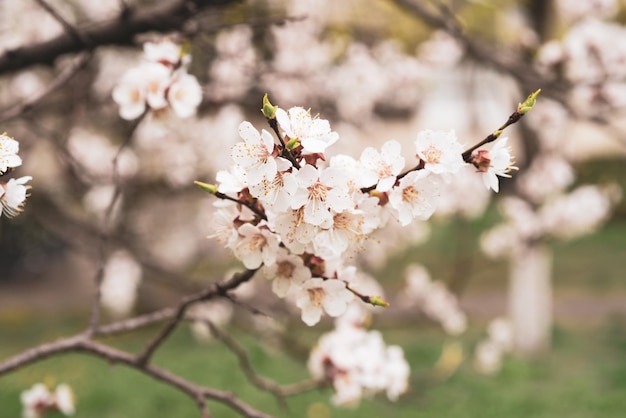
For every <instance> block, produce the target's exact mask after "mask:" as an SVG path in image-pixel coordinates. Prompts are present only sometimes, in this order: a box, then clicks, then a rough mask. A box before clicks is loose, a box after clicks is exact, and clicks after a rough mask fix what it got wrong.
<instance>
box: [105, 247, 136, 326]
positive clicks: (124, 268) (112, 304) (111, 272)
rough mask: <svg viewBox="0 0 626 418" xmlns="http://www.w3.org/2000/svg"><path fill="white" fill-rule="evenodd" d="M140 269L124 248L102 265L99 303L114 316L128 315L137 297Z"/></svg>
mask: <svg viewBox="0 0 626 418" xmlns="http://www.w3.org/2000/svg"><path fill="white" fill-rule="evenodd" d="M141 275H142V269H141V266H140V265H139V263H137V261H135V259H134V258H133V257H132V255H130V253H128V252H127V251H125V250H117V251H116V252H114V253H113V254H111V256H109V258H108V259H107V262H106V264H105V267H104V274H103V277H102V283H101V284H100V295H101V296H100V303H101V304H102V306H103V307H104V308H105V309H107V310H108V311H109V312H110V313H111V314H112V315H113V316H115V317H123V316H126V315H128V314H129V313H130V312H131V311H132V309H133V307H134V305H135V300H136V299H137V288H138V287H139V283H140V281H141Z"/></svg>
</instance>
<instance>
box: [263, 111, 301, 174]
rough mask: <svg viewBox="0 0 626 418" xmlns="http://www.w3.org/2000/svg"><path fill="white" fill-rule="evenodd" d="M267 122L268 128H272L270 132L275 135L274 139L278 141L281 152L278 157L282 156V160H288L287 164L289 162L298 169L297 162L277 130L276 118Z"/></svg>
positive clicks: (298, 164)
mask: <svg viewBox="0 0 626 418" xmlns="http://www.w3.org/2000/svg"><path fill="white" fill-rule="evenodd" d="M267 122H268V123H269V124H270V127H271V128H272V130H273V131H274V133H275V134H276V137H277V138H278V141H279V142H280V146H281V147H282V151H281V153H280V155H282V156H283V157H284V158H286V159H288V160H289V162H291V164H292V165H293V166H294V167H295V168H297V169H300V163H298V161H297V160H296V158H295V157H294V156H293V154H292V153H291V151H289V149H288V148H287V145H286V144H285V140H284V139H283V137H282V136H281V134H280V130H279V129H278V121H277V120H276V118H274V119H268V120H267Z"/></svg>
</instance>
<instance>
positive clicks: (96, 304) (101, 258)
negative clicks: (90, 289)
mask: <svg viewBox="0 0 626 418" xmlns="http://www.w3.org/2000/svg"><path fill="white" fill-rule="evenodd" d="M147 114H148V111H147V110H146V111H144V112H143V114H142V115H141V116H140V117H138V118H137V119H136V120H134V121H133V123H132V125H131V127H130V131H129V132H128V134H127V135H126V138H125V140H124V142H122V144H121V145H120V146H119V148H118V150H117V153H116V154H115V157H114V158H113V161H112V165H113V184H114V190H113V196H111V200H110V201H109V204H108V206H107V208H106V210H105V211H104V218H103V221H102V228H103V232H102V234H101V238H100V243H99V245H98V268H97V270H96V275H95V278H94V282H95V285H96V293H95V296H94V301H93V304H92V307H91V318H90V320H89V325H88V327H87V329H86V330H85V336H86V337H87V338H91V337H92V336H93V334H94V333H95V331H96V329H97V328H98V324H99V323H100V313H101V306H100V299H101V296H102V291H101V289H100V288H101V286H102V280H103V279H104V270H105V264H106V258H107V251H106V247H107V244H108V241H109V237H110V235H111V229H110V225H109V223H110V221H111V217H112V216H113V209H114V208H115V205H116V204H117V202H118V200H119V199H120V197H121V196H122V184H121V182H120V178H119V167H118V163H119V157H120V155H121V153H122V151H123V150H124V149H125V148H126V147H127V146H128V145H129V144H130V142H131V141H132V138H133V135H134V133H135V131H136V130H137V128H138V127H139V125H140V124H141V121H142V120H143V119H144V118H145V117H146V115H147Z"/></svg>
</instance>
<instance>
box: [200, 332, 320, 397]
mask: <svg viewBox="0 0 626 418" xmlns="http://www.w3.org/2000/svg"><path fill="white" fill-rule="evenodd" d="M202 322H204V323H205V324H207V325H208V326H209V328H210V329H211V333H212V334H213V335H214V336H215V337H216V338H217V339H219V340H220V341H222V342H223V343H224V344H225V345H226V346H227V347H228V349H229V350H230V351H232V352H233V354H235V356H236V357H237V360H238V361H239V366H240V368H241V370H242V371H243V372H244V373H245V375H246V377H247V378H248V380H249V381H250V383H252V384H253V385H254V386H256V387H258V388H259V389H261V390H265V391H268V392H270V393H272V394H273V395H274V396H275V397H276V400H277V401H278V403H279V404H280V405H281V406H283V407H286V403H285V398H286V397H287V396H290V395H296V394H300V393H303V392H307V391H311V390H315V389H319V388H322V387H324V386H327V385H328V383H327V382H325V381H323V380H316V379H309V380H305V381H302V382H299V383H294V384H292V385H288V386H281V385H279V384H278V383H276V382H275V381H273V380H271V379H268V378H266V377H263V376H260V375H259V374H257V372H256V371H255V370H254V368H253V367H252V363H251V362H250V358H249V357H248V353H246V350H245V349H244V348H243V347H242V346H241V345H240V344H239V343H238V342H237V341H236V340H235V339H234V338H233V337H231V336H230V335H229V334H227V333H226V332H225V331H223V330H221V329H220V328H219V327H217V326H216V325H215V324H213V323H212V322H211V321H206V320H203V321H202Z"/></svg>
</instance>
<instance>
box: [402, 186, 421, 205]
mask: <svg viewBox="0 0 626 418" xmlns="http://www.w3.org/2000/svg"><path fill="white" fill-rule="evenodd" d="M418 196H419V192H418V191H417V190H416V189H415V187H413V186H409V187H407V188H405V189H404V190H402V200H403V201H405V202H412V201H414V200H415V199H417V197H418Z"/></svg>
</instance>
